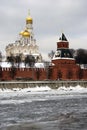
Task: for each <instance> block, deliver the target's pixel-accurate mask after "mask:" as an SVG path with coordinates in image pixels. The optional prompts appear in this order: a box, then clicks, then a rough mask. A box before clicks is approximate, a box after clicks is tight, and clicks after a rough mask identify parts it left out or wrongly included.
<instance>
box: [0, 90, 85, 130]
mask: <svg viewBox="0 0 87 130" xmlns="http://www.w3.org/2000/svg"><path fill="white" fill-rule="evenodd" d="M0 130H87V89H86V88H84V89H82V88H76V90H75V88H74V90H73V89H64V88H62V89H60V90H47V89H46V90H41V91H39V90H37V91H31V90H29V89H27V90H25V91H24V90H22V91H21V90H17V91H10V90H9V91H1V92H0Z"/></svg>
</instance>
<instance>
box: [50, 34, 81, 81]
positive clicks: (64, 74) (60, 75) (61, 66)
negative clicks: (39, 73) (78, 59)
mask: <svg viewBox="0 0 87 130" xmlns="http://www.w3.org/2000/svg"><path fill="white" fill-rule="evenodd" d="M52 63H53V64H54V66H53V74H54V75H53V77H52V78H53V79H56V80H60V79H61V80H66V79H69V80H70V79H72V80H73V79H74V80H75V79H78V72H79V69H80V68H79V66H78V65H76V63H75V59H74V58H73V55H72V53H71V51H70V49H69V42H68V40H67V38H66V36H65V35H64V33H62V35H61V37H60V38H59V41H58V42H57V50H56V52H55V54H54V57H53V59H52Z"/></svg>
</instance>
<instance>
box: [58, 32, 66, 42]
mask: <svg viewBox="0 0 87 130" xmlns="http://www.w3.org/2000/svg"><path fill="white" fill-rule="evenodd" d="M59 40H61V41H68V40H67V38H66V36H65V34H64V33H62V36H61V37H60V38H59Z"/></svg>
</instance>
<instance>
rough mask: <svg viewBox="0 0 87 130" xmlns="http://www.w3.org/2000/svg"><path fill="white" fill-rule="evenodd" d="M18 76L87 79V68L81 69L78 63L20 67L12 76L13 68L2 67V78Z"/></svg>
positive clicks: (43, 78)
mask: <svg viewBox="0 0 87 130" xmlns="http://www.w3.org/2000/svg"><path fill="white" fill-rule="evenodd" d="M17 78H24V79H30V80H31V79H34V80H46V79H49V80H58V79H60V80H79V79H80V80H87V69H80V67H79V66H78V65H76V64H56V66H53V67H50V68H49V69H43V68H40V69H38V68H35V69H31V68H20V69H16V70H15V74H14V77H13V78H12V71H11V68H3V69H2V77H0V79H1V80H15V79H17Z"/></svg>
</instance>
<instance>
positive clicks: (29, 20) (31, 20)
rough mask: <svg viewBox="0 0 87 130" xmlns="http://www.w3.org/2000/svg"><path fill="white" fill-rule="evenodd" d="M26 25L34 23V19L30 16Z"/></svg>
mask: <svg viewBox="0 0 87 130" xmlns="http://www.w3.org/2000/svg"><path fill="white" fill-rule="evenodd" d="M26 23H27V24H28V23H31V24H32V23H33V19H32V18H31V17H30V16H28V17H27V18H26Z"/></svg>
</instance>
